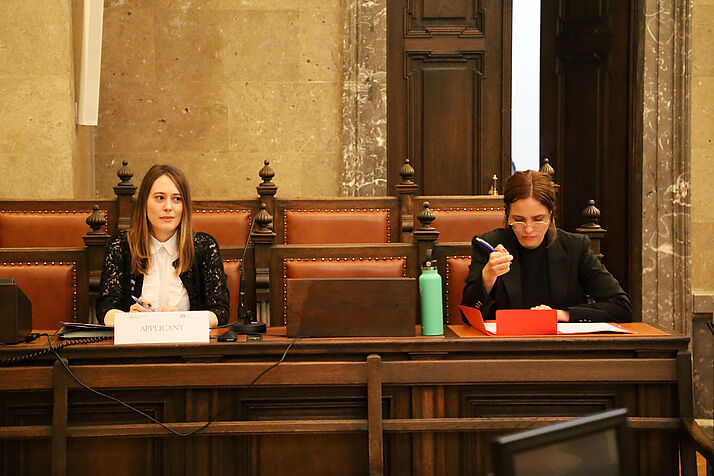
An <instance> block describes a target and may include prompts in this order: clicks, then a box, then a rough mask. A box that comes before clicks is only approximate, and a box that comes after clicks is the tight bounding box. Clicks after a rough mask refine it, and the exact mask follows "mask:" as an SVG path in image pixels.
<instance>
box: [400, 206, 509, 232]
mask: <svg viewBox="0 0 714 476" xmlns="http://www.w3.org/2000/svg"><path fill="white" fill-rule="evenodd" d="M425 202H428V203H429V208H430V209H431V211H432V212H433V213H434V221H433V222H432V223H431V226H433V227H434V228H435V229H436V230H437V231H438V232H439V238H438V241H440V242H469V243H470V242H471V238H473V236H474V235H477V234H478V235H480V234H482V233H486V232H488V231H491V230H494V229H496V228H502V227H503V226H505V223H506V215H505V210H504V206H503V197H501V196H471V197H463V196H417V197H415V198H414V207H415V210H421V209H422V208H423V207H424V203H425Z"/></svg>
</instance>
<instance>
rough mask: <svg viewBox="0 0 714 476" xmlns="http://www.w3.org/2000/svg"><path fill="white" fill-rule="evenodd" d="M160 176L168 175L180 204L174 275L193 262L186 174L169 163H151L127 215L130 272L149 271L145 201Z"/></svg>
mask: <svg viewBox="0 0 714 476" xmlns="http://www.w3.org/2000/svg"><path fill="white" fill-rule="evenodd" d="M162 175H166V176H168V177H169V178H170V179H171V181H173V183H174V184H175V185H176V188H178V190H179V193H180V194H181V201H182V203H183V211H182V212H181V221H180V222H179V225H178V246H177V248H178V255H179V257H178V267H177V268H176V274H180V273H183V272H185V271H187V270H188V269H189V268H191V265H192V264H193V256H194V253H195V251H194V248H193V227H192V225H191V216H192V214H193V213H192V207H191V190H190V189H189V187H188V180H186V176H185V175H184V174H183V172H181V171H180V170H179V169H177V168H176V167H172V166H171V165H153V166H152V167H151V168H150V169H149V170H148V171H147V172H146V175H144V179H143V180H142V181H141V187H139V195H138V196H137V197H136V203H135V205H134V213H132V215H131V226H130V228H129V232H128V233H127V239H128V241H129V250H130V251H131V271H132V272H133V273H141V274H146V273H147V272H148V271H149V256H150V254H151V252H150V251H149V243H150V240H149V236H150V233H151V230H150V225H149V218H148V217H147V215H146V202H147V200H148V199H149V192H150V191H151V187H152V186H153V185H154V182H155V181H156V179H158V178H159V177H161V176H162Z"/></svg>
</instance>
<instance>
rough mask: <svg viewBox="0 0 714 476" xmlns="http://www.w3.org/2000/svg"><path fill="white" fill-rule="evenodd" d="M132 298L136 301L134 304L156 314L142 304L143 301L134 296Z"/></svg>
mask: <svg viewBox="0 0 714 476" xmlns="http://www.w3.org/2000/svg"><path fill="white" fill-rule="evenodd" d="M131 298H132V299H133V300H134V302H136V303H137V304H138V305H139V306H141V307H143V308H144V309H146V310H147V311H149V312H154V310H153V309H151V308H150V307H148V306H147V305H146V304H144V303H143V302H141V299H139V298H138V297H136V296H134V295H132V296H131Z"/></svg>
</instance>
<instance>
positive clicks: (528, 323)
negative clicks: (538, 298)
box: [496, 309, 558, 336]
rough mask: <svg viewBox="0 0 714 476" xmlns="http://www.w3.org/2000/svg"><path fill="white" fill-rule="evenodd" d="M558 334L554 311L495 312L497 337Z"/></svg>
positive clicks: (515, 310) (501, 310) (522, 310)
mask: <svg viewBox="0 0 714 476" xmlns="http://www.w3.org/2000/svg"><path fill="white" fill-rule="evenodd" d="M557 333H558V311H557V310H555V309H499V310H498V311H496V334H497V335H509V336H518V335H548V334H557Z"/></svg>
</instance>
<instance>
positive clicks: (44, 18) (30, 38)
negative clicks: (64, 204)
mask: <svg viewBox="0 0 714 476" xmlns="http://www.w3.org/2000/svg"><path fill="white" fill-rule="evenodd" d="M73 87H74V85H73V58H72V22H71V13H70V3H69V1H68V0H53V1H48V0H2V2H0V197H2V198H52V197H64V198H70V197H73V196H74V193H75V190H74V179H73V175H74V172H73V166H74V162H73V160H74V159H73V157H74V153H75V147H76V135H75V126H74V123H75V121H74V93H73Z"/></svg>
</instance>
